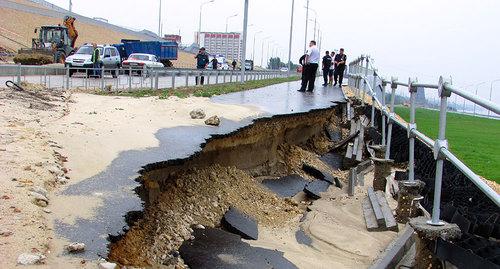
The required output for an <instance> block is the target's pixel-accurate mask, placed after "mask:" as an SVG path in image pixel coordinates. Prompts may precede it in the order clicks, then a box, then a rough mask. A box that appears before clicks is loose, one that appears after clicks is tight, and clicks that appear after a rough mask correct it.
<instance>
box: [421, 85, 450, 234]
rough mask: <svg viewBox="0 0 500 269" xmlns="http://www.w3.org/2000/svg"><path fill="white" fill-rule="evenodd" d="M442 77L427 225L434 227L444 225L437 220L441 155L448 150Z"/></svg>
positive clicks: (445, 103) (441, 168)
mask: <svg viewBox="0 0 500 269" xmlns="http://www.w3.org/2000/svg"><path fill="white" fill-rule="evenodd" d="M445 84H447V82H445V81H444V79H443V77H440V78H439V86H438V92H439V96H440V97H441V104H440V108H439V132H438V138H437V139H436V142H435V144H434V159H436V181H435V183H434V202H433V205H432V219H431V220H430V221H428V222H427V223H428V224H430V225H434V226H440V225H444V223H443V222H441V221H440V220H439V217H440V216H439V215H440V210H441V208H440V207H441V184H442V180H443V166H444V159H445V157H444V156H443V154H441V150H442V149H448V141H447V140H446V113H447V110H446V109H447V106H448V97H450V96H451V92H450V91H449V90H446V88H445Z"/></svg>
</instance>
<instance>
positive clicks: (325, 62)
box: [321, 51, 333, 87]
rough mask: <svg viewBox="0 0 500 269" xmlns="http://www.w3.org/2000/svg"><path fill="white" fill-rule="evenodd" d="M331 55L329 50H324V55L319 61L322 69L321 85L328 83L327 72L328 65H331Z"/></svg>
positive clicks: (328, 69)
mask: <svg viewBox="0 0 500 269" xmlns="http://www.w3.org/2000/svg"><path fill="white" fill-rule="evenodd" d="M332 62H333V60H332V57H331V56H330V52H329V51H326V52H325V56H323V61H322V63H321V65H322V68H321V69H322V70H323V81H324V83H323V87H326V86H327V85H328V73H329V72H330V67H331V66H332Z"/></svg>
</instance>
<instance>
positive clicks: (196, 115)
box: [189, 108, 206, 119]
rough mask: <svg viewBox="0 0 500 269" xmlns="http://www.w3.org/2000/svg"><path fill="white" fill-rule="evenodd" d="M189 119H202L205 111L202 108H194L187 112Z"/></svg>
mask: <svg viewBox="0 0 500 269" xmlns="http://www.w3.org/2000/svg"><path fill="white" fill-rule="evenodd" d="M189 115H190V116H191V119H204V118H205V117H206V114H205V111H204V110H203V109H200V108H199V109H195V110H193V111H191V112H189Z"/></svg>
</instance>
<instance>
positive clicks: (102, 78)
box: [68, 65, 104, 91]
mask: <svg viewBox="0 0 500 269" xmlns="http://www.w3.org/2000/svg"><path fill="white" fill-rule="evenodd" d="M68 75H69V74H68ZM68 78H69V76H68ZM68 81H69V80H68ZM101 91H104V65H103V66H102V70H101Z"/></svg>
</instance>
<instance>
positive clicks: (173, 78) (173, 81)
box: [172, 71, 175, 89]
mask: <svg viewBox="0 0 500 269" xmlns="http://www.w3.org/2000/svg"><path fill="white" fill-rule="evenodd" d="M172 89H175V71H174V72H172Z"/></svg>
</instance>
